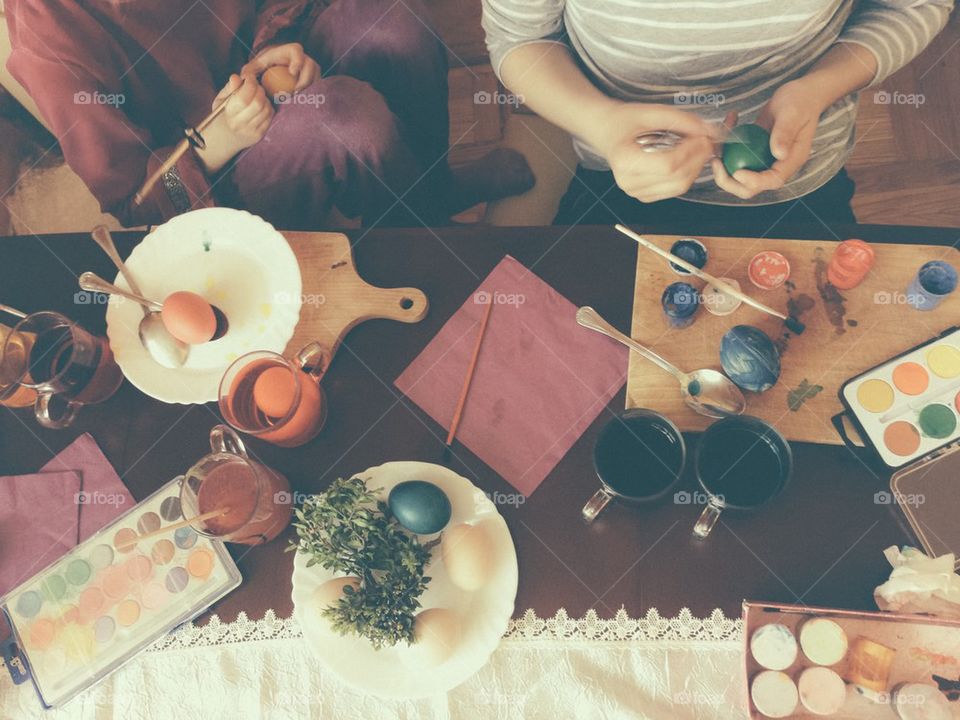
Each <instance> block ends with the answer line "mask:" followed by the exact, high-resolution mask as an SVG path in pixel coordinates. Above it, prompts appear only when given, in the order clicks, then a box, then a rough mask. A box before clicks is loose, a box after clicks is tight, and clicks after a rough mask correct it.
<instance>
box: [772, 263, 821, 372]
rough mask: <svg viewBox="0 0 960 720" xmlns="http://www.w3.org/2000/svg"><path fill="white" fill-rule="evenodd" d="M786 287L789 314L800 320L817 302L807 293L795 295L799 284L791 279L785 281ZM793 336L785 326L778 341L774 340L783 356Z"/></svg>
mask: <svg viewBox="0 0 960 720" xmlns="http://www.w3.org/2000/svg"><path fill="white" fill-rule="evenodd" d="M784 287H785V288H786V290H787V314H788V315H789V316H790V317H791V318H793V319H794V320H798V321H799V320H800V318H801V317H802V316H803V315H804V313H806V312H808V311H809V310H810V309H811V308H812V307H813V306H814V305H815V304H816V302H815V301H814V299H813V298H812V297H810V296H809V295H807V294H806V293H798V294H796V295H795V294H794V292H795V291H796V289H797V286H796V284H795V283H794V282H793V281H791V280H787V282H786V283H784ZM792 337H793V333H791V332H790V331H789V330H787V329H786V328H784V330H783V333H782V334H781V335H780V337H779V338H778V339H777V340H776V342H774V345H775V346H776V348H777V352H779V353H780V355H781V356H782V355H783V354H784V353H785V352H786V351H787V348H788V347H789V346H790V338H792Z"/></svg>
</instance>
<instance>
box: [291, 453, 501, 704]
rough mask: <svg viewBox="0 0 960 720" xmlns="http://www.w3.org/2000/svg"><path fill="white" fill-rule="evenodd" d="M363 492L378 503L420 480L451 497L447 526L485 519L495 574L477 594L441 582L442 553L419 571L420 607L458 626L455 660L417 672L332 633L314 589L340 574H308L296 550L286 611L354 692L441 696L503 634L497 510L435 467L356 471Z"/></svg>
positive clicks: (397, 652) (393, 653)
mask: <svg viewBox="0 0 960 720" xmlns="http://www.w3.org/2000/svg"><path fill="white" fill-rule="evenodd" d="M359 477H361V478H364V479H365V480H366V482H367V487H369V488H373V489H376V488H383V495H382V497H383V499H386V497H387V495H388V494H389V493H390V490H391V489H392V488H393V486H394V485H396V484H398V483H401V482H404V481H405V480H426V481H428V482H432V483H434V484H435V485H437V486H438V487H439V488H441V489H442V490H443V491H444V492H445V493H446V494H447V497H449V498H450V504H451V505H452V507H453V515H452V517H451V518H450V525H451V526H452V525H456V524H458V523H463V522H469V523H477V522H481V521H486V523H485V524H486V527H487V528H488V532H490V533H491V540H492V542H493V554H494V568H495V569H494V572H493V576H492V577H491V579H490V581H489V582H488V583H487V584H486V585H485V586H484V587H482V588H480V589H479V590H477V591H476V592H465V591H463V590H460V589H458V588H456V587H454V585H453V584H452V583H451V582H450V580H449V579H448V578H447V572H446V569H445V568H444V565H443V560H442V558H441V552H440V550H441V547H440V546H437V547H436V548H434V550H433V560H432V561H431V563H430V564H429V565H428V566H427V569H426V573H427V575H428V576H430V577H431V578H432V580H431V581H430V584H429V585H428V586H427V590H426V591H425V592H424V594H423V596H422V597H421V599H420V604H421V605H422V607H423V608H424V609H427V608H432V607H445V608H450V609H451V610H454V611H456V612H457V614H458V615H459V616H460V620H461V636H460V644H459V645H458V647H457V649H456V650H455V651H454V654H453V655H452V656H451V657H450V659H449V660H447V661H446V662H445V663H443V664H442V665H440V666H438V667H436V668H423V667H417V666H416V664H415V661H414V660H413V659H412V653H411V650H410V649H409V647H407V646H406V645H398V646H395V647H389V648H383V649H381V650H374V649H373V647H372V646H371V645H370V643H369V642H367V641H366V640H363V639H362V638H360V637H358V636H356V635H350V636H340V635H336V634H331V633H330V632H329V631H328V630H326V629H325V627H324V625H323V623H322V622H321V621H319V620H318V616H317V613H316V612H315V611H314V609H313V608H312V606H311V602H310V599H311V596H312V595H313V592H314V590H316V588H317V587H319V586H320V585H322V584H323V583H325V582H326V581H327V580H330V579H331V578H333V577H337V576H339V575H342V573H334V572H332V571H330V570H324V569H323V568H322V567H320V566H319V565H314V566H313V567H311V568H307V556H306V555H304V554H303V553H300V552H298V553H297V554H296V557H295V559H294V562H293V605H294V614H295V615H296V618H297V622H298V623H299V624H300V627H301V628H302V629H303V634H304V637H305V638H306V639H307V641H308V642H309V643H310V646H311V648H313V651H314V653H315V654H316V656H317V657H318V658H319V659H320V661H321V662H322V663H323V664H324V665H325V666H326V667H327V669H328V670H330V671H331V672H332V673H334V674H335V675H336V676H337V677H339V678H340V679H341V680H343V681H344V682H345V683H347V684H348V685H350V686H352V687H353V688H355V689H356V690H358V691H360V692H362V693H365V694H370V695H378V696H381V697H392V698H417V697H424V696H426V695H433V694H436V693H444V692H447V691H448V690H451V689H453V688H454V687H456V686H457V685H459V684H460V683H462V682H464V681H465V680H467V679H468V678H470V677H471V676H472V675H473V674H474V673H476V672H477V671H478V670H479V669H480V668H482V667H483V666H484V665H485V664H486V663H487V660H488V659H489V658H490V654H491V653H492V652H493V651H494V650H495V649H496V647H497V645H499V643H500V639H501V638H502V637H503V634H504V632H506V630H507V624H508V623H509V621H510V617H511V616H512V615H513V606H514V602H515V600H516V597H517V553H516V550H515V549H514V546H513V539H512V538H511V537H510V531H509V530H508V529H507V524H506V523H505V522H504V520H503V518H502V517H500V513H498V512H497V509H496V507H495V506H494V504H493V503H492V502H490V500H489V499H488V498H487V496H486V495H484V493H483V491H482V490H480V489H479V488H477V487H476V486H474V485H473V484H472V483H471V482H470V481H469V480H467V479H466V478H463V477H460V476H459V475H457V474H456V473H454V472H453V471H452V470H448V469H447V468H445V467H441V466H439V465H431V464H429V463H422V462H391V463H386V464H384V465H380V466H379V467H375V468H371V469H370V470H367V471H366V472H363V473H359Z"/></svg>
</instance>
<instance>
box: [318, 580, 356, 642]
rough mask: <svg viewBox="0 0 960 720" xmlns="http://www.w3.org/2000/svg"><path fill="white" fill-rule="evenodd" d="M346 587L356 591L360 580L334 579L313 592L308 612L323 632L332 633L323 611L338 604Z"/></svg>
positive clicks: (331, 627) (331, 626)
mask: <svg viewBox="0 0 960 720" xmlns="http://www.w3.org/2000/svg"><path fill="white" fill-rule="evenodd" d="M348 585H349V586H350V587H352V588H353V589H354V590H356V589H358V588H359V587H360V578H356V577H350V576H347V577H339V578H334V579H333V580H327V582H325V583H324V584H323V585H321V586H320V587H318V588H317V589H316V590H314V591H313V596H312V597H311V600H312V605H311V608H310V610H311V612H312V614H313V615H314V617H315V618H316V619H317V621H318V622H319V625H320V627H321V628H322V629H323V632H327V633H333V632H334V629H333V625H331V624H330V620H329V618H327V617H326V616H325V615H324V614H323V611H324V610H326V609H327V608H328V607H332V606H334V605H336V604H337V603H338V602H340V598H341V597H343V590H344V588H345V587H347V586H348Z"/></svg>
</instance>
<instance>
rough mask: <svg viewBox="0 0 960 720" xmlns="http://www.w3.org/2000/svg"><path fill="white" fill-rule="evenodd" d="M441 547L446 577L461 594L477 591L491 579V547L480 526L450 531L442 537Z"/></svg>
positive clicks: (468, 526)
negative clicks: (464, 591)
mask: <svg viewBox="0 0 960 720" xmlns="http://www.w3.org/2000/svg"><path fill="white" fill-rule="evenodd" d="M440 547H441V550H442V553H443V564H444V566H445V567H446V569H447V576H448V577H449V578H450V582H452V583H453V584H454V585H456V586H457V587H458V588H460V589H461V590H467V591H468V592H473V591H475V590H479V589H480V588H481V587H483V586H484V585H485V584H486V583H487V581H488V580H489V579H490V575H491V574H492V572H493V543H492V542H491V540H490V535H489V533H488V532H487V529H486V527H485V526H484V525H483V523H480V524H478V525H467V524H462V525H455V526H453V527H452V528H449V529H448V530H446V531H445V532H444V533H443V537H442V542H441V544H440Z"/></svg>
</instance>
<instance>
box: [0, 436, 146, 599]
mask: <svg viewBox="0 0 960 720" xmlns="http://www.w3.org/2000/svg"><path fill="white" fill-rule="evenodd" d="M133 502H134V501H133V496H132V495H131V494H130V491H129V490H127V488H126V486H125V485H124V484H123V482H122V481H121V480H120V478H119V477H118V476H117V473H116V472H115V471H114V469H113V466H111V465H110V461H109V460H107V458H106V457H105V456H104V454H103V452H101V450H100V448H99V447H98V446H97V443H96V441H95V440H94V439H93V438H92V437H91V436H90V435H87V434H84V435H81V436H80V437H79V438H77V439H76V440H75V441H74V442H72V443H71V444H70V445H69V446H67V447H66V448H65V449H64V450H63V451H62V452H60V453H59V454H57V456H56V457H54V458H53V460H51V461H50V462H48V463H47V464H46V465H44V466H43V467H42V468H41V469H40V472H38V473H35V474H32V475H17V476H10V477H0V595H3V594H5V593H6V592H8V591H9V590H12V589H13V588H15V587H16V586H17V585H19V584H20V583H22V582H23V581H24V580H27V579H28V578H30V577H31V576H33V575H34V574H35V573H37V572H38V571H40V570H42V569H43V568H44V567H46V566H47V565H49V564H50V563H51V562H53V561H54V560H56V559H57V558H59V557H60V556H62V555H63V554H64V553H65V552H67V551H68V550H69V549H70V548H72V547H74V546H75V545H76V544H77V542H78V541H83V540H86V539H87V538H88V537H90V536H91V535H93V534H94V533H95V532H96V531H97V530H99V529H100V528H102V527H103V526H104V525H106V524H107V523H109V522H110V521H111V520H113V519H114V518H115V517H117V516H118V515H120V514H121V513H123V512H125V511H127V510H129V509H130V508H131V507H132V506H133Z"/></svg>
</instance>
